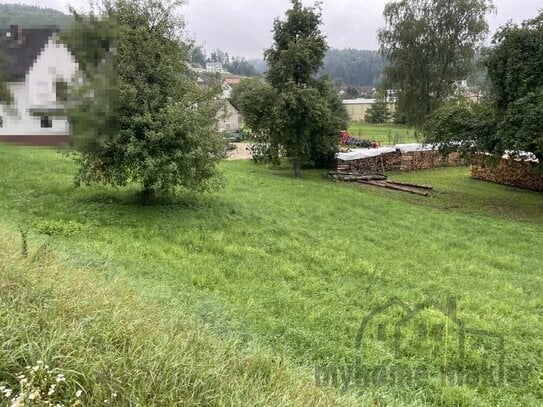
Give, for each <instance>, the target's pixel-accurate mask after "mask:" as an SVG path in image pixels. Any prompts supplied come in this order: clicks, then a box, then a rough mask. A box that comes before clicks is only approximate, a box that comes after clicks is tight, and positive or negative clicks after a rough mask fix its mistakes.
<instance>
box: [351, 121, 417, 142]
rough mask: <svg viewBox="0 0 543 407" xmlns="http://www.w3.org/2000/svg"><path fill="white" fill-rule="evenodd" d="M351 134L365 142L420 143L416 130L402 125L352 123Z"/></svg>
mask: <svg viewBox="0 0 543 407" xmlns="http://www.w3.org/2000/svg"><path fill="white" fill-rule="evenodd" d="M349 133H350V134H351V135H352V136H353V137H357V138H360V139H364V140H375V141H378V142H380V143H381V144H405V143H416V142H420V141H421V138H420V137H417V136H416V134H415V130H414V129H412V128H409V127H407V126H404V125H401V124H393V123H386V124H368V123H357V122H351V123H350V124H349Z"/></svg>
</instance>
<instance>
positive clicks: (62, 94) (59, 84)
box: [55, 80, 68, 102]
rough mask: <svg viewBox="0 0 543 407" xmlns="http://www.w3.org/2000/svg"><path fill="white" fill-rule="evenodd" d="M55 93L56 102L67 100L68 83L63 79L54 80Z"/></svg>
mask: <svg viewBox="0 0 543 407" xmlns="http://www.w3.org/2000/svg"><path fill="white" fill-rule="evenodd" d="M55 93H56V96H57V102H66V101H67V100H68V83H67V82H64V81H61V80H59V81H56V82H55Z"/></svg>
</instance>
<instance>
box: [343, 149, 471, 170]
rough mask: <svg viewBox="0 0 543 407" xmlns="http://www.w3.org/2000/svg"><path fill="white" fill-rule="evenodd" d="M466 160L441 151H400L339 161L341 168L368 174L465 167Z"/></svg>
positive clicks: (457, 154) (456, 154) (457, 155)
mask: <svg viewBox="0 0 543 407" xmlns="http://www.w3.org/2000/svg"><path fill="white" fill-rule="evenodd" d="M465 164H466V162H465V160H464V159H463V158H462V157H461V156H460V154H459V153H456V152H455V153H451V154H449V155H443V154H442V153H440V152H439V151H436V150H430V151H411V152H407V153H401V152H399V151H396V152H390V153H386V154H381V155H379V156H377V157H366V158H360V159H357V160H350V161H343V160H338V170H339V167H340V166H341V167H345V168H346V169H347V170H348V171H351V172H359V173H367V172H384V171H392V170H396V171H413V170H422V169H429V168H437V167H449V166H457V165H465Z"/></svg>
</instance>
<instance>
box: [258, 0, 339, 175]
mask: <svg viewBox="0 0 543 407" xmlns="http://www.w3.org/2000/svg"><path fill="white" fill-rule="evenodd" d="M321 23H322V21H321V11H320V8H319V6H318V5H315V6H313V7H304V6H303V5H302V3H301V1H300V0H292V8H291V9H290V10H288V11H287V13H286V19H285V20H280V19H276V20H275V21H274V26H273V32H274V35H273V39H274V44H273V46H272V47H271V48H269V49H268V50H266V51H265V52H264V57H265V59H266V61H267V63H268V66H269V69H268V72H267V76H266V79H267V81H268V83H269V84H270V85H271V87H272V88H273V90H274V92H275V95H276V96H275V98H274V104H273V111H272V112H270V114H269V116H270V117H271V119H272V120H271V123H272V124H271V126H270V137H271V143H272V144H274V145H281V146H283V147H284V148H285V150H286V152H287V155H288V156H289V158H290V159H291V160H292V163H293V167H294V174H295V176H299V175H300V169H301V167H302V165H304V164H311V165H318V164H319V163H320V162H322V161H326V160H325V159H324V158H323V157H324V156H327V157H330V156H333V154H334V151H335V149H336V148H337V147H336V146H337V139H338V134H339V130H340V129H341V128H342V127H344V126H345V117H346V115H345V114H344V113H343V112H344V110H343V107H342V105H341V102H340V101H339V98H338V96H337V94H335V93H334V91H333V87H332V86H331V84H330V83H329V81H328V80H327V79H326V78H321V79H319V80H317V79H315V75H316V73H317V71H318V70H319V68H320V67H321V66H322V63H323V59H324V56H325V54H326V50H327V45H326V40H325V37H324V35H323V34H322V32H321V30H320V26H321Z"/></svg>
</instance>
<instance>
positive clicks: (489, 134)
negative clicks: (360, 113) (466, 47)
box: [425, 12, 543, 167]
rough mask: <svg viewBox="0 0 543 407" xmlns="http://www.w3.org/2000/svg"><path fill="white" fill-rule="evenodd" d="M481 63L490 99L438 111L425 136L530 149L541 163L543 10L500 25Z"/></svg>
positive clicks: (495, 149) (472, 146)
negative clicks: (524, 19)
mask: <svg viewBox="0 0 543 407" xmlns="http://www.w3.org/2000/svg"><path fill="white" fill-rule="evenodd" d="M484 65H485V66H486V68H487V70H488V79H489V83H490V98H489V100H488V101H486V102H484V103H482V104H480V105H479V104H469V103H460V104H459V103H454V104H451V105H449V106H444V107H443V108H441V109H438V110H437V111H436V112H435V113H434V114H433V115H432V116H431V117H430V120H429V121H428V123H427V125H426V132H425V134H426V136H428V138H429V140H430V141H435V142H441V143H445V145H446V146H448V147H454V148H457V147H458V146H462V147H463V149H464V150H467V151H486V152H489V153H493V154H496V155H501V154H503V153H504V152H506V151H508V152H509V153H510V154H512V155H515V154H518V153H520V152H530V153H533V154H535V156H536V157H537V158H538V159H539V162H540V163H543V130H542V129H543V77H542V75H541V72H543V12H541V13H540V14H539V16H537V17H536V18H534V19H531V20H527V21H525V22H523V23H522V25H521V26H518V25H514V24H508V25H506V26H505V27H502V28H501V29H500V30H499V31H498V32H497V33H496V34H495V35H494V39H493V47H492V48H491V49H490V50H489V51H487V53H486V56H485V57H484ZM540 167H541V166H540Z"/></svg>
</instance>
